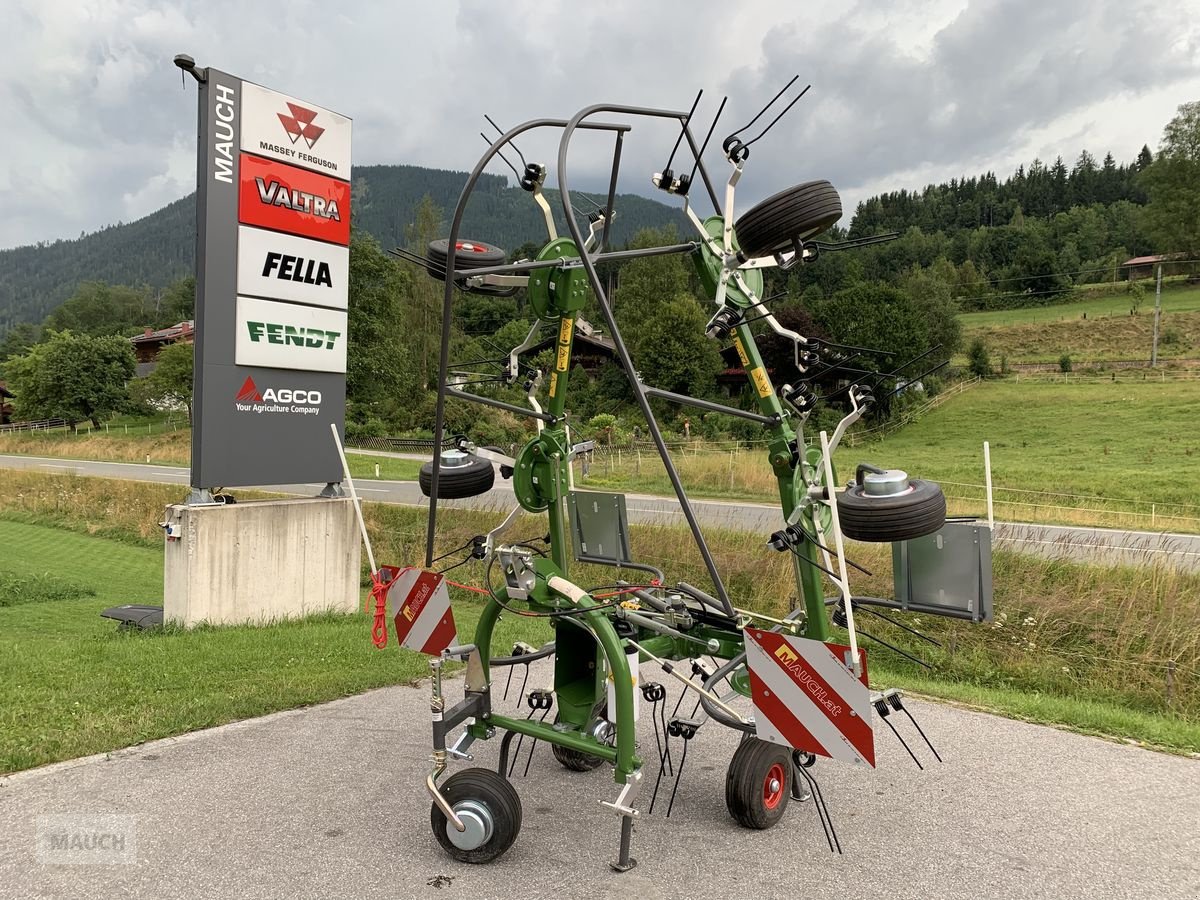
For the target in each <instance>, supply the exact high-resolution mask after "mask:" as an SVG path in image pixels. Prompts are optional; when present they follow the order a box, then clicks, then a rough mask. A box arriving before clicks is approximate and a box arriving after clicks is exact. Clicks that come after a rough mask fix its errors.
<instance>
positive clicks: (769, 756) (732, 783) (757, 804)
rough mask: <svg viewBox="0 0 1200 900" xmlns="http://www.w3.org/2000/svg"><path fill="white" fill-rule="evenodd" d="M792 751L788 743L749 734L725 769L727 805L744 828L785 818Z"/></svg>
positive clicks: (768, 823) (759, 826) (789, 793)
mask: <svg viewBox="0 0 1200 900" xmlns="http://www.w3.org/2000/svg"><path fill="white" fill-rule="evenodd" d="M792 777H793V776H792V753H791V751H790V750H789V749H788V748H787V747H781V746H779V745H778V744H770V743H768V742H767V741H763V740H760V739H759V738H756V737H748V738H746V739H745V740H744V741H742V742H741V743H740V744H738V748H737V750H736V751H734V754H733V759H731V760H730V761H729V769H728V771H727V772H726V773H725V806H726V808H727V809H728V810H729V814H730V815H731V816H733V818H734V821H735V822H737V823H738V824H739V825H741V826H742V827H743V828H753V829H755V830H759V831H761V830H762V829H764V828H770V827H771V826H772V825H774V824H775V823H776V822H778V821H779V820H780V819H782V818H783V813H784V811H785V810H786V809H787V805H788V800H789V799H790V798H791V796H792Z"/></svg>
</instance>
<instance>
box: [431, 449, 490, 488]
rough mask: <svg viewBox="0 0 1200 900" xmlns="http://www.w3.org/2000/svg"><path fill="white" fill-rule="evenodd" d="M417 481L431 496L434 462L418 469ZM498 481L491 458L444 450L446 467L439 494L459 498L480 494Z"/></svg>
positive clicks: (439, 483)
mask: <svg viewBox="0 0 1200 900" xmlns="http://www.w3.org/2000/svg"><path fill="white" fill-rule="evenodd" d="M417 483H418V484H419V485H420V486H421V493H422V494H424V495H425V496H426V497H428V496H429V493H430V490H431V489H432V488H433V463H432V462H427V463H425V465H423V466H421V469H420V471H418V472H417ZM495 483H496V470H495V469H493V468H492V464H491V461H489V460H486V459H480V458H479V457H477V456H468V455H467V454H465V453H463V452H461V451H459V450H447V451H445V452H444V453H443V454H442V471H441V472H440V473H439V475H438V498H439V499H441V500H459V499H461V498H463V497H478V496H479V495H480V494H486V493H487V492H488V491H490V490H491V489H492V485H494V484H495Z"/></svg>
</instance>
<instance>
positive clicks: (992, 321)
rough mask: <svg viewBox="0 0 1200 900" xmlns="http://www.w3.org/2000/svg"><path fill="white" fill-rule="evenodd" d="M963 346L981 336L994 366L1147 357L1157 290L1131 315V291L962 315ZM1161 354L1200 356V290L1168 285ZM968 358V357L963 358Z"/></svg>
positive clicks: (1167, 356) (1150, 291)
mask: <svg viewBox="0 0 1200 900" xmlns="http://www.w3.org/2000/svg"><path fill="white" fill-rule="evenodd" d="M959 321H961V322H962V326H963V337H964V342H963V345H964V346H968V345H969V344H970V343H971V341H973V340H974V339H976V338H980V339H982V340H983V342H984V344H985V345H986V346H987V348H988V351H989V352H990V354H991V358H992V365H993V366H995V367H999V365H1000V357H1001V356H1004V357H1006V358H1007V361H1008V362H1009V363H1010V364H1013V363H1055V364H1057V363H1058V361H1059V359H1060V358H1061V357H1062V356H1063V354H1066V355H1068V356H1070V357H1071V361H1072V365H1073V366H1076V367H1078V366H1081V365H1090V364H1097V363H1104V362H1114V361H1119V360H1148V359H1149V358H1150V348H1151V344H1152V343H1153V329H1154V288H1153V285H1148V286H1147V292H1146V296H1145V299H1144V300H1143V301H1142V304H1141V306H1140V308H1139V309H1138V310H1137V313H1136V315H1134V314H1132V301H1131V297H1130V295H1129V294H1125V293H1120V294H1116V295H1112V296H1104V297H1095V298H1090V297H1089V298H1087V299H1082V300H1077V301H1075V302H1072V303H1063V304H1058V305H1055V306H1035V307H1030V308H1028V309H1001V310H988V311H986V312H972V313H964V314H962V315H960V316H959ZM1158 352H1159V357H1160V359H1162V360H1166V361H1170V360H1174V359H1180V358H1189V357H1196V356H1200V288H1189V287H1176V286H1172V287H1171V288H1170V289H1169V290H1168V289H1166V288H1164V290H1163V295H1162V314H1161V321H1160V323H1159V346H1158ZM964 359H965V357H964Z"/></svg>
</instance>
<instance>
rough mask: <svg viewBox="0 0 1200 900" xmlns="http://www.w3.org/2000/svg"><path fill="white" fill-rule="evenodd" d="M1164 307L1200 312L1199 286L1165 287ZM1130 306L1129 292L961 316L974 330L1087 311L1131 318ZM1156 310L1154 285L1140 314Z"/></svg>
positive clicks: (1076, 315) (1054, 319) (1056, 319)
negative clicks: (1051, 304) (1167, 288)
mask: <svg viewBox="0 0 1200 900" xmlns="http://www.w3.org/2000/svg"><path fill="white" fill-rule="evenodd" d="M1162 308H1163V311H1164V312H1167V313H1183V312H1200V288H1187V287H1172V288H1171V289H1170V290H1164V291H1163V295H1162ZM1129 309H1130V295H1129V294H1126V293H1120V294H1116V295H1110V296H1104V297H1088V298H1086V299H1082V300H1076V301H1074V302H1072V303H1060V304H1056V305H1054V306H1031V307H1028V308H1026V309H994V310H986V311H984V312H969V313H962V314H961V315H960V316H959V317H958V318H959V321H960V322H962V324H963V328H964V329H966V330H967V331H972V330H974V329H977V328H994V327H1008V326H1013V325H1040V324H1043V323H1046V322H1066V321H1074V320H1076V319H1079V320H1082V319H1083V316H1084V314H1085V313H1086V314H1087V317H1088V319H1089V320H1090V319H1100V318H1105V317H1108V316H1116V317H1128V316H1129ZM1153 312H1154V288H1153V286H1152V285H1151V286H1150V287H1149V289H1148V290H1147V293H1146V297H1145V300H1144V301H1143V303H1142V307H1141V310H1140V311H1139V314H1140V315H1147V314H1150V313H1153Z"/></svg>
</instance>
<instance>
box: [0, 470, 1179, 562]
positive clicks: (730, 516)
mask: <svg viewBox="0 0 1200 900" xmlns="http://www.w3.org/2000/svg"><path fill="white" fill-rule="evenodd" d="M0 468H13V469H33V470H35V471H41V472H52V473H58V474H64V473H65V474H75V475H94V476H103V477H106V478H127V479H132V480H136V481H152V482H160V483H162V482H165V483H169V484H178V485H180V486H181V494H180V497H181V499H182V497H183V493H182V489H183V488H186V487H187V484H188V478H189V470H188V469H187V468H183V467H177V466H155V465H145V464H141V463H117V462H98V461H92V460H68V459H56V458H49V457H37V456H17V455H0ZM354 484H355V486H356V488H357V489H358V491H359V493H360V494H361V495H362V497H363V499H364V500H373V501H376V502H380V503H397V504H401V505H404V506H425V505H426V504H427V503H428V500H427V498H425V497H424V496H422V494H421V491H420V489H419V488H418V487H417V484H416V482H413V481H374V480H372V479H357V480H355V482H354ZM324 487H325V485H324V484H315V483H314V484H283V485H272V486H269V487H264V488H262V490H267V491H276V492H280V493H285V494H300V495H307V496H314V495H316V494H318V493H320V491H321V489H322V488H324ZM515 503H516V501H515V499H514V498H513V493H512V489H511V488H510V487H509V483H508V482H507V481H497V483H496V487H495V488H493V489H492V490H491V491H488V493H486V494H484V495H482V496H480V497H472V498H471V499H469V500H443V501H441V503H440V504H439V506H442V507H444V508H448V509H451V508H454V507H473V508H489V509H496V510H504V511H507V510H509V509H511V508H512V507H513V506H514V505H515ZM692 507H693V509H694V510H695V512H696V517H697V518H698V519H699V521H700V523H701V525H702V526H707V527H718V528H732V529H736V530H740V531H755V532H758V533H759V534H761V535H763V538H764V540H765V538H766V536H767V535H769V534H770V533H771V532H772V531H774V530H775V529H777V528H779V527H780V524H781V522H780V517H779V507H778V506H770V505H767V504H760V503H747V502H743V501H724V500H693V501H692ZM626 509H627V511H628V513H629V518H630V521H631V522H635V523H642V524H645V523H662V522H670V523H678V524H684V522H685V520H684V517H683V513H682V512H681V511H680V508H679V504H678V502H677V501H676V500H675V499H674V498H670V497H655V496H650V495H646V494H628V495H626ZM995 543H996V545H997V546H1001V547H1007V548H1010V549H1013V550H1019V551H1021V552H1025V553H1036V554H1039V555H1043V556H1052V557H1062V558H1068V559H1077V560H1083V561H1102V562H1110V563H1131V564H1136V563H1140V562H1144V561H1150V562H1162V563H1164V564H1167V565H1171V566H1175V567H1178V568H1180V569H1186V570H1189V571H1200V535H1189V534H1163V533H1158V532H1152V531H1122V530H1117V529H1106V528H1076V527H1067V526H1058V525H1021V524H1010V523H997V524H996V533H995Z"/></svg>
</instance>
